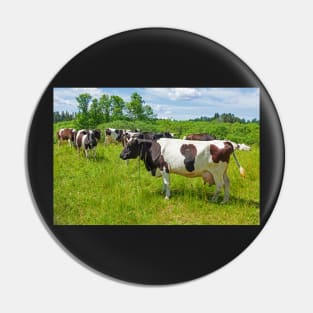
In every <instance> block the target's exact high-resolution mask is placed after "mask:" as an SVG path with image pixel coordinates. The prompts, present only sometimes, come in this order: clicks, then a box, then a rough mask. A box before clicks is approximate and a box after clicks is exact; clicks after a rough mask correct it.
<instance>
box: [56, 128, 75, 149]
mask: <svg viewBox="0 0 313 313" xmlns="http://www.w3.org/2000/svg"><path fill="white" fill-rule="evenodd" d="M74 133H75V129H73V128H61V129H60V130H59V131H58V132H57V139H58V145H60V144H61V143H62V142H64V141H68V144H69V145H70V146H72V145H73V143H74Z"/></svg>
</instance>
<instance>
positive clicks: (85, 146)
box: [75, 129, 100, 158]
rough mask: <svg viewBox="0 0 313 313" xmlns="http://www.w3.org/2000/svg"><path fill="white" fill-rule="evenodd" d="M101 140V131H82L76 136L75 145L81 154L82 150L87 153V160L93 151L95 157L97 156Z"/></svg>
mask: <svg viewBox="0 0 313 313" xmlns="http://www.w3.org/2000/svg"><path fill="white" fill-rule="evenodd" d="M99 140H100V130H98V129H81V130H79V131H78V132H77V134H76V136H75V145H76V148H77V151H78V154H79V153H80V151H81V149H82V150H83V151H84V152H85V156H86V158H88V157H89V155H88V151H93V156H94V157H95V156H96V146H97V144H98V141H99Z"/></svg>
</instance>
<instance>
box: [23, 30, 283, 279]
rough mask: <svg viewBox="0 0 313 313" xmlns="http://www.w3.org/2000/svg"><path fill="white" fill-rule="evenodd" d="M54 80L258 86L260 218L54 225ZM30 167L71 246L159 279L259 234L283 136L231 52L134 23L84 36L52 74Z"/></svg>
mask: <svg viewBox="0 0 313 313" xmlns="http://www.w3.org/2000/svg"><path fill="white" fill-rule="evenodd" d="M260 55H261V54H260ZM54 87H259V88H260V97H261V105H260V121H261V209H260V220H261V225H260V226H54V225H53V176H52V173H53V171H52V169H53V164H52V161H53V154H52V152H53V142H52V138H53V134H52V124H53V88H54ZM28 169H29V180H30V184H31V188H32V190H33V195H34V198H35V200H36V202H37V205H38V208H39V210H40V213H41V214H42V216H43V218H44V220H45V222H46V223H47V225H48V227H49V228H50V229H51V231H52V232H53V233H54V234H55V236H56V237H57V238H58V240H59V241H60V242H61V243H62V244H63V245H64V246H65V247H66V248H67V249H68V250H69V251H70V252H71V253H72V254H73V255H75V256H76V257H78V258H79V259H80V260H82V261H83V262H85V263H86V264H87V265H89V266H91V267H93V268H94V269H96V270H98V271H100V272H103V273H105V274H108V275H111V276H113V277H116V278H119V279H123V280H127V281H131V282H137V283H146V284H166V283H175V282H181V281H186V280H190V279H193V278H197V277H199V276H201V275H204V274H207V273H210V272H212V271H214V270H216V269H218V268H219V267H221V266H223V265H225V264H226V263H227V262H229V261H230V260H232V259H233V258H234V257H236V256H237V255H238V254H239V253H241V252H242V251H243V250H244V249H245V248H246V247H247V246H248V245H249V244H250V243H251V242H252V240H253V239H254V238H255V237H256V236H257V234H258V233H259V232H260V231H261V229H262V228H263V226H264V224H265V223H266V221H267V219H268V218H269V216H270V214H271V212H272V210H273V207H274V205H275V202H276V200H277V197H278V193H279V190H280V186H281V181H282V177H283V170H284V142H283V136H282V130H281V125H280V122H279V119H278V116H277V112H276V110H275V107H274V105H273V103H272V101H271V99H270V97H269V95H268V93H267V91H266V90H265V88H264V86H263V85H262V83H261V82H260V81H259V79H258V78H257V77H256V76H255V74H254V73H253V72H252V71H251V70H250V69H249V68H248V67H247V65H245V64H244V63H243V62H242V61H241V60H240V59H239V58H238V57H236V56H235V55H233V54H232V53H231V52H230V51H228V50H227V49H225V48H224V47H222V46H220V45H218V44H217V43H215V42H213V41H210V40H208V39H206V38H203V37H200V36H198V35H195V34H192V33H188V32H183V31H178V30H173V29H141V30H135V31H130V32H125V33H121V34H118V35H115V36H112V37H109V38H107V39H104V40H102V41H100V42H98V43H96V44H94V45H92V46H91V47H89V48H87V49H86V50H84V51H83V52H81V53H80V54H79V55H77V56H76V57H74V58H73V59H72V60H71V61H70V62H69V63H68V64H66V66H65V67H63V69H62V70H61V71H60V72H59V73H58V74H57V75H56V77H55V78H54V79H53V80H52V82H51V83H50V85H49V86H48V87H47V89H46V90H45V92H44V94H43V96H42V98H41V100H40V102H39V105H38V107H37V109H36V112H35V114H34V118H33V121H32V125H31V129H30V132H29V142H28ZM259 266H261V260H260V264H259Z"/></svg>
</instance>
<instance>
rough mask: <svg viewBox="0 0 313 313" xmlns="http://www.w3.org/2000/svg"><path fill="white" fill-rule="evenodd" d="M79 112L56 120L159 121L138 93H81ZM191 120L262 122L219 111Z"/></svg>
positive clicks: (86, 123)
mask: <svg viewBox="0 0 313 313" xmlns="http://www.w3.org/2000/svg"><path fill="white" fill-rule="evenodd" d="M76 101H77V110H78V112H77V113H75V112H74V113H70V112H67V111H62V112H54V122H61V121H71V120H74V123H75V127H76V128H78V129H82V128H96V127H97V126H98V125H99V124H102V123H108V122H114V121H121V122H123V121H124V123H125V122H126V121H129V122H132V121H137V122H138V121H150V122H152V121H155V120H156V119H157V117H156V114H155V113H154V112H153V110H152V107H151V106H150V105H147V104H146V103H145V101H144V100H143V98H142V96H141V95H139V94H138V93H137V92H134V93H133V94H132V95H131V97H130V101H128V102H126V101H125V100H124V99H123V98H121V97H120V96H116V95H112V96H110V95H106V94H103V95H102V96H101V97H99V98H93V97H92V96H91V95H90V94H89V93H83V94H80V95H79V96H78V97H76ZM189 121H191V122H199V121H200V122H213V121H214V122H224V123H240V124H246V123H259V121H258V120H257V119H253V120H251V121H250V120H245V119H244V118H239V117H237V116H235V115H234V114H233V113H222V114H219V113H215V114H214V115H213V116H212V117H208V116H201V117H199V118H195V119H190V120H189Z"/></svg>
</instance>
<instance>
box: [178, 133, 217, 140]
mask: <svg viewBox="0 0 313 313" xmlns="http://www.w3.org/2000/svg"><path fill="white" fill-rule="evenodd" d="M183 139H184V140H201V141H210V140H215V139H216V138H215V137H214V136H212V135H209V134H190V135H187V136H185V137H184V138H183Z"/></svg>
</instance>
